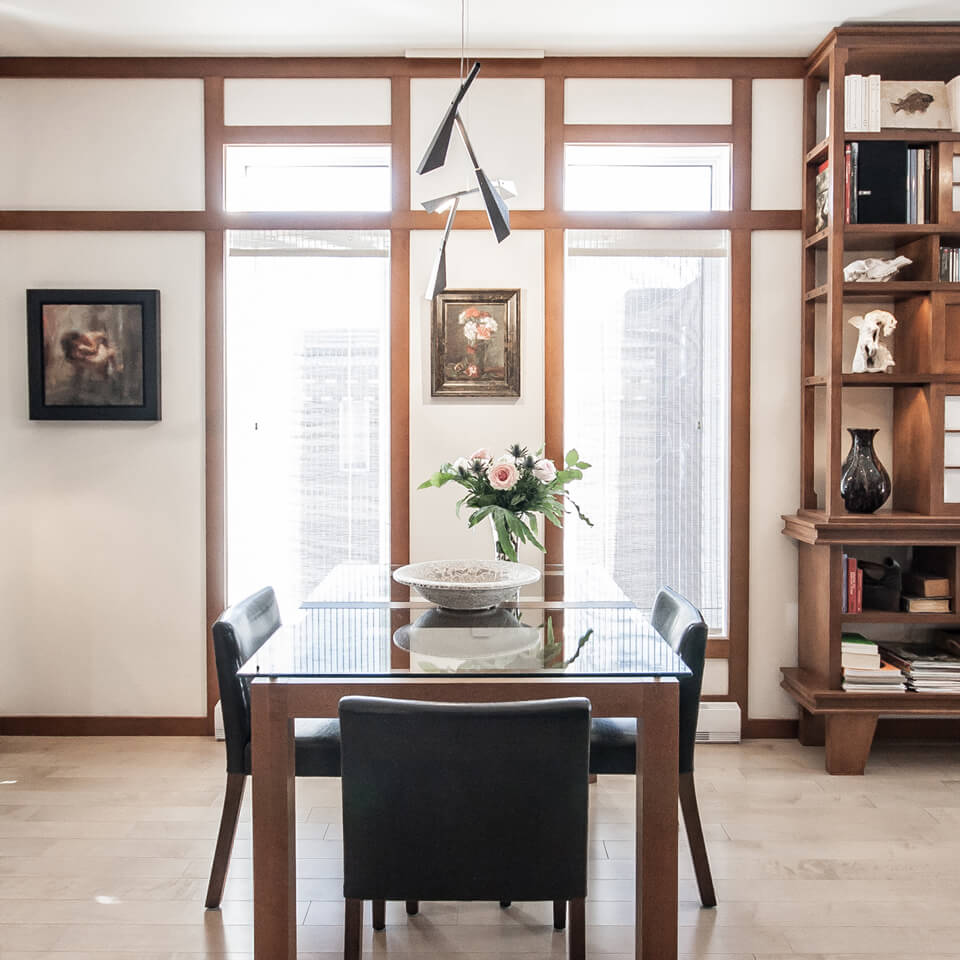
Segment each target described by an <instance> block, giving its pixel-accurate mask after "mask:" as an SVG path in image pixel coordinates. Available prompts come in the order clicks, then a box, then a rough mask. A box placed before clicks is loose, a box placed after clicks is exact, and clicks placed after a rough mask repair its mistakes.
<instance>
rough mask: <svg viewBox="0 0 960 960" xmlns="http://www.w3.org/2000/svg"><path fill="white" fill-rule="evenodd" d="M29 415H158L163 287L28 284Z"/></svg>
mask: <svg viewBox="0 0 960 960" xmlns="http://www.w3.org/2000/svg"><path fill="white" fill-rule="evenodd" d="M27 367H28V385H29V395H30V419H31V420H159V419H160V291H159V290H28V291H27Z"/></svg>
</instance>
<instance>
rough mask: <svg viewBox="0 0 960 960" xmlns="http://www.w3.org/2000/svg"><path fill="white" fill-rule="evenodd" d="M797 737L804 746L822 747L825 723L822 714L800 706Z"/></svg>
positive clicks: (824, 737)
mask: <svg viewBox="0 0 960 960" xmlns="http://www.w3.org/2000/svg"><path fill="white" fill-rule="evenodd" d="M797 739H798V740H799V741H800V742H801V743H802V744H803V745H804V746H805V747H822V746H823V745H824V743H825V742H826V723H825V721H824V718H823V716H822V715H818V714H815V713H811V712H810V711H809V710H804V708H803V707H801V708H800V725H799V728H798V731H797Z"/></svg>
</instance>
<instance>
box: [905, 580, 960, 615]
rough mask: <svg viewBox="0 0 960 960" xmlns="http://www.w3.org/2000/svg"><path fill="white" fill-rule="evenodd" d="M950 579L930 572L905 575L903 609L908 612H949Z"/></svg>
mask: <svg viewBox="0 0 960 960" xmlns="http://www.w3.org/2000/svg"><path fill="white" fill-rule="evenodd" d="M951 599H952V598H951V596H950V580H949V579H948V578H947V577H938V576H936V575H932V574H928V573H905V574H904V575H903V598H902V603H903V609H904V610H906V611H907V613H949V612H950V601H951Z"/></svg>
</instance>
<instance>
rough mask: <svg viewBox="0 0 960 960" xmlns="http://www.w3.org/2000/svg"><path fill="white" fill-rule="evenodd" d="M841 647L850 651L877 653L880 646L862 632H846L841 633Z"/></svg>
mask: <svg viewBox="0 0 960 960" xmlns="http://www.w3.org/2000/svg"><path fill="white" fill-rule="evenodd" d="M840 649H841V650H846V651H847V652H848V653H876V652H877V651H878V650H879V649H880V647H879V645H878V644H876V643H874V642H873V640H869V639H868V638H867V637H865V636H864V635H863V634H862V633H846V632H844V633H842V634H841V635H840Z"/></svg>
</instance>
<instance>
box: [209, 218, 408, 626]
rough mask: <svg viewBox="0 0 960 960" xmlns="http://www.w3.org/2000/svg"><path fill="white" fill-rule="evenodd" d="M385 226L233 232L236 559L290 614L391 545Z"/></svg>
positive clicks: (245, 583) (232, 548)
mask: <svg viewBox="0 0 960 960" xmlns="http://www.w3.org/2000/svg"><path fill="white" fill-rule="evenodd" d="M389 239H390V234H389V232H388V231H362V232H361V231H356V232H355V231H313V232H310V231H229V232H228V233H227V249H228V260H227V274H226V275H227V309H226V316H227V324H226V333H227V361H226V371H227V562H228V568H227V573H228V598H229V600H230V601H231V602H232V601H234V600H236V599H238V598H240V597H242V596H244V595H246V594H247V593H249V592H251V591H252V590H254V589H256V588H258V587H260V586H262V585H263V584H265V583H272V584H273V585H274V587H275V588H276V590H277V593H278V596H279V598H280V602H281V606H282V607H284V608H285V616H286V618H288V619H289V618H290V616H291V615H292V611H293V610H295V609H296V607H297V606H298V605H299V604H300V602H302V601H303V600H305V599H307V598H308V597H309V596H310V594H311V593H312V591H313V590H314V589H315V588H316V587H317V586H318V585H319V584H320V582H321V581H322V580H323V579H324V577H326V576H327V575H328V574H329V573H330V571H331V570H332V569H333V568H334V567H335V566H336V565H337V564H341V563H345V562H350V563H368V564H379V563H386V562H387V561H388V558H389V542H390V526H389V490H388V485H387V476H388V463H389V446H388V438H389V395H390V388H389V356H388V346H389V317H390V312H389V283H390V269H389Z"/></svg>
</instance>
